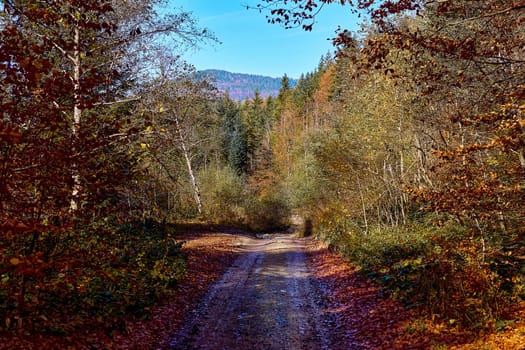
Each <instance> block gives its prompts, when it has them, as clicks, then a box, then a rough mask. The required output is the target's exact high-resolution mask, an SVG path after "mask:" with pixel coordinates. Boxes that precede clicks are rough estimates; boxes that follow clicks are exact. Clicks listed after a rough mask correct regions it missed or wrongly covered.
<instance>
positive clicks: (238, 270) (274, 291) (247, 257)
mask: <svg viewBox="0 0 525 350" xmlns="http://www.w3.org/2000/svg"><path fill="white" fill-rule="evenodd" d="M308 242H310V241H309V240H308V239H303V238H295V237H293V236H290V235H286V234H281V235H267V236H266V238H264V239H255V238H250V237H243V238H242V239H241V240H240V241H239V243H238V248H239V249H240V250H241V251H242V252H243V254H242V255H241V256H240V257H239V258H238V259H237V260H236V261H235V263H234V264H233V265H232V267H231V268H230V269H229V270H228V271H227V272H226V273H225V274H224V275H223V277H222V278H221V279H220V280H219V281H218V282H217V283H215V284H214V285H213V287H212V288H211V289H210V290H209V292H208V293H207V295H206V296H205V298H204V299H203V300H202V302H201V303H200V304H199V306H198V307H197V308H196V309H195V310H194V311H193V314H192V316H191V317H190V318H189V320H188V321H187V322H186V324H185V325H184V327H183V328H182V329H181V330H180V331H179V332H178V333H177V334H176V335H175V337H174V339H173V341H172V343H171V348H172V349H251V350H256V349H330V348H331V344H330V336H329V335H330V332H329V329H328V328H329V326H330V325H333V320H330V319H329V315H328V314H326V313H323V312H322V309H323V308H322V305H321V303H322V300H321V298H320V295H322V293H321V292H320V291H319V290H318V289H319V286H318V285H317V283H316V280H315V279H314V278H312V277H311V272H310V271H309V269H308V266H307V265H306V253H305V252H306V245H307V243H308Z"/></svg>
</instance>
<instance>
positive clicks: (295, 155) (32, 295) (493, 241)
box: [0, 0, 525, 348]
mask: <svg viewBox="0 0 525 350" xmlns="http://www.w3.org/2000/svg"><path fill="white" fill-rule="evenodd" d="M330 2H332V1H328V0H319V1H304V2H303V1H294V3H295V4H296V5H297V6H299V8H296V7H294V8H288V7H287V6H288V5H289V2H287V1H278V0H277V1H274V0H264V1H262V2H261V10H264V11H269V12H268V16H269V20H270V22H272V21H273V22H278V23H284V24H285V25H293V24H297V23H298V22H293V21H295V20H297V21H299V23H303V25H304V26H305V29H307V30H308V28H309V25H311V23H313V22H311V21H313V20H314V19H315V17H314V14H315V12H314V11H315V6H313V5H312V3H315V4H318V5H321V4H323V3H330ZM160 3H161V1H157V0H141V1H135V2H120V1H113V2H107V1H102V0H90V1H69V0H59V1H51V0H39V1H29V2H28V1H4V2H3V5H2V7H1V12H0V76H1V80H2V85H1V86H0V336H6V337H8V336H19V337H21V338H23V337H29V335H30V334H31V335H35V334H37V335H41V336H42V337H43V338H46V337H47V336H49V335H52V336H55V337H58V338H60V339H65V340H64V342H65V343H67V341H68V339H70V338H74V337H75V334H76V333H81V332H84V331H85V332H84V333H85V334H88V333H89V332H88V331H87V330H89V331H91V333H89V334H105V335H108V334H109V335H111V334H113V332H126V327H127V323H126V320H127V319H129V318H130V317H139V318H140V317H142V318H145V317H147V315H148V313H149V312H150V311H151V310H152V308H153V307H154V306H155V305H157V304H158V303H159V302H160V301H161V300H164V299H165V298H166V297H167V296H173V295H177V293H183V291H182V292H181V291H180V290H178V289H177V286H178V283H179V282H180V281H181V280H183V278H184V277H185V276H186V271H187V266H188V265H187V264H188V257H187V256H185V255H184V254H183V253H182V252H181V249H182V246H183V242H182V241H179V240H177V239H176V238H177V234H178V231H177V230H178V227H179V226H177V224H181V223H188V222H192V223H195V222H197V223H200V224H206V225H208V224H220V225H228V226H229V227H237V228H242V229H245V230H247V231H250V232H267V231H271V230H276V229H286V228H288V227H289V226H290V218H291V217H292V216H294V217H301V218H303V219H304V222H305V223H306V225H305V226H306V228H307V229H306V234H313V235H315V236H316V237H317V238H319V239H321V240H323V241H325V242H326V243H327V244H328V245H329V246H330V247H331V248H333V249H334V250H335V251H337V252H338V253H339V254H340V255H341V256H343V257H344V258H345V259H346V260H347V261H350V262H351V263H352V264H354V265H355V266H357V267H358V268H357V270H359V272H360V273H362V274H365V275H366V276H367V277H369V278H370V279H372V280H374V281H375V282H376V283H378V284H380V285H381V287H382V288H383V292H384V293H385V295H389V296H391V297H392V298H394V299H396V300H398V301H401V302H402V303H403V305H405V306H406V307H409V308H413V309H416V310H417V311H418V313H420V314H421V315H422V316H423V317H425V318H426V319H427V320H432V322H440V324H442V325H445V326H444V327H454V328H456V327H457V329H461V330H470V331H475V332H478V331H479V332H481V331H484V332H491V331H501V330H504V329H507V328H506V327H508V328H512V324H513V322H515V321H517V320H519V317H517V316H516V314H515V313H513V312H514V311H515V310H516V309H518V310H519V309H520V307H521V308H522V309H521V310H523V301H524V299H525V224H524V223H525V118H524V114H525V84H524V82H523V77H524V76H525V53H524V51H523V47H524V42H525V37H524V33H525V30H524V29H525V28H524V22H525V4H524V3H523V1H501V0H488V1H467V0H458V1H438V2H435V1H422V0H403V1H386V2H380V3H379V4H376V5H377V6H375V5H374V6H375V7H370V9H371V19H370V22H368V23H367V24H366V25H364V26H363V29H362V32H361V33H360V36H357V35H352V34H351V33H349V32H348V31H344V30H341V31H340V35H339V36H338V37H337V38H336V39H335V44H336V48H337V54H336V55H334V56H333V57H332V56H330V55H327V56H325V57H321V58H320V62H319V65H318V67H317V68H316V69H315V70H314V71H312V72H309V73H305V74H304V75H303V76H302V77H301V78H300V79H299V80H298V81H297V82H294V81H292V80H291V79H289V78H288V77H287V76H286V75H285V76H284V77H282V78H280V79H279V85H278V87H277V93H276V94H275V95H274V93H273V90H274V89H275V87H274V85H273V80H272V81H268V82H267V80H266V79H263V78H257V79H255V81H256V82H257V85H256V86H255V85H249V89H251V88H252V87H253V88H255V91H254V94H253V95H249V98H247V99H244V98H245V97H246V95H243V96H242V97H241V95H236V92H235V91H236V90H235V88H234V89H233V90H229V89H230V87H231V86H234V85H227V86H228V91H229V95H228V94H225V95H218V94H217V93H216V89H215V88H214V86H213V84H214V83H213V81H209V80H208V79H207V78H205V77H203V78H202V79H195V76H196V72H195V71H194V70H193V68H192V66H191V65H189V64H188V63H186V62H182V61H181V60H180V59H179V58H178V55H176V54H173V55H171V54H167V52H170V50H168V49H167V48H166V46H168V47H171V48H172V47H183V46H192V45H195V44H196V43H199V42H204V43H206V42H209V41H213V40H215V38H214V37H213V35H212V34H210V33H209V32H208V31H207V30H205V29H202V28H199V27H198V26H196V24H195V21H194V20H193V18H192V17H191V16H190V15H189V14H188V13H185V12H179V13H174V14H171V15H165V14H163V13H162V12H161V13H158V12H156V11H155V10H154V9H155V8H156V7H155V6H157V5H158V4H160ZM342 3H345V4H346V6H352V5H351V4H350V3H349V2H347V1H342ZM371 3H373V2H371V1H358V4H360V6H361V7H362V8H369V6H372V5H371ZM159 35H162V38H163V39H162V40H158V39H159ZM160 43H162V45H166V46H164V47H159V45H160V46H162V45H161V44H160ZM217 73H218V72H214V74H217ZM222 74H223V73H221V74H219V76H222ZM224 75H226V77H225V78H224V79H222V78H221V79H219V77H217V76H216V75H215V78H217V82H218V81H230V82H229V83H227V84H233V83H231V81H234V82H235V83H237V82H241V81H242V82H243V84H244V83H246V81H248V82H250V84H252V83H253V84H255V82H254V80H253V79H248V80H246V81H245V79H244V77H239V76H231V75H230V74H227V73H224ZM259 80H260V81H259ZM270 82H271V84H270ZM224 84H226V83H224ZM259 84H262V85H259ZM224 86H226V85H219V86H217V88H218V89H219V90H221V89H222V88H223V87H224ZM243 89H244V88H243ZM191 278H192V279H194V280H197V281H198V276H191ZM522 315H523V314H522ZM95 338H96V337H93V339H92V338H90V339H89V341H90V343H89V344H90V345H92V347H93V348H96V347H97V346H101V345H100V344H99V343H97V341H98V340H97V339H98V338H97V339H95ZM0 347H1V346H0Z"/></svg>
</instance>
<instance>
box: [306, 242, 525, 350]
mask: <svg viewBox="0 0 525 350" xmlns="http://www.w3.org/2000/svg"><path fill="white" fill-rule="evenodd" d="M309 261H310V267H311V270H312V271H314V274H315V277H316V278H317V279H318V280H319V281H320V283H321V285H322V287H323V291H324V293H325V298H326V301H327V305H328V307H327V311H328V312H333V313H334V314H335V318H336V320H337V323H338V332H337V334H335V335H334V336H335V338H336V339H335V340H336V344H337V347H334V349H341V350H342V349H353V348H356V349H432V348H439V349H463V350H467V349H468V350H474V349H479V348H480V347H481V346H485V345H488V344H490V346H491V347H490V348H491V349H516V350H518V349H519V350H523V349H524V345H523V344H525V317H524V316H525V307H524V306H523V305H522V307H521V308H518V309H517V310H516V311H515V315H516V318H517V319H520V320H522V321H520V322H516V323H514V324H513V325H512V326H510V327H509V330H507V331H504V332H499V333H494V334H474V333H468V332H465V331H461V330H459V329H456V328H454V327H451V326H448V327H447V326H445V325H443V324H437V323H434V322H432V321H431V320H426V319H424V318H422V317H421V315H418V314H417V311H414V310H406V309H405V308H404V307H403V306H402V305H400V304H399V303H396V302H395V301H393V300H392V299H391V298H389V297H387V296H385V295H384V294H383V293H381V291H380V288H379V287H377V286H376V285H374V284H373V283H372V282H370V281H368V280H367V279H366V278H365V277H364V276H363V275H362V274H360V273H359V272H358V271H357V269H356V268H354V267H352V266H351V265H350V264H348V263H346V262H345V261H344V260H343V259H341V258H340V257H339V256H338V255H337V254H335V253H333V252H330V251H329V250H328V249H327V248H326V247H325V246H324V245H323V244H321V243H315V244H312V245H311V246H310V253H309Z"/></svg>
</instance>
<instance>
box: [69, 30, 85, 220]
mask: <svg viewBox="0 0 525 350" xmlns="http://www.w3.org/2000/svg"><path fill="white" fill-rule="evenodd" d="M70 59H71V60H72V62H73V84H74V100H75V105H74V107H73V125H72V126H71V132H72V135H73V142H76V138H77V137H78V132H79V130H80V121H81V119H82V107H81V102H82V101H81V96H80V78H81V77H80V74H81V57H80V29H79V28H78V27H77V28H75V49H74V51H73V56H72V57H70ZM72 169H73V170H72V175H71V177H72V179H73V189H72V193H71V202H70V205H69V209H70V211H71V212H76V211H77V210H78V207H79V204H78V197H79V194H80V191H81V187H82V185H81V183H80V174H79V173H78V169H77V167H76V165H75V164H73V166H72Z"/></svg>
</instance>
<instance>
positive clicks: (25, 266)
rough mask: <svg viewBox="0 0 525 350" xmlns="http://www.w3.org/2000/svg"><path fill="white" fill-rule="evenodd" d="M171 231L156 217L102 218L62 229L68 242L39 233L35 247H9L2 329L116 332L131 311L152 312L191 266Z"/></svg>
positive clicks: (3, 271) (1, 272) (1, 282)
mask: <svg viewBox="0 0 525 350" xmlns="http://www.w3.org/2000/svg"><path fill="white" fill-rule="evenodd" d="M169 231H170V227H169V226H166V225H159V224H156V223H154V222H146V223H145V224H144V223H140V224H126V225H122V226H120V227H119V228H115V227H111V226H107V225H106V224H99V225H96V226H95V225H94V226H93V227H89V228H87V227H86V228H85V229H84V230H75V231H73V230H71V232H64V233H63V234H64V235H67V236H68V239H67V242H66V240H62V241H59V240H57V239H54V237H53V236H50V235H48V234H46V233H45V232H41V233H39V234H37V236H34V237H36V240H35V241H34V244H35V246H34V251H35V253H33V254H29V253H27V254H15V253H14V250H11V249H8V250H7V252H6V254H5V257H3V258H2V260H0V276H1V279H0V286H1V288H0V290H1V291H2V292H1V293H0V319H2V320H3V321H5V322H3V323H2V325H1V326H0V327H1V329H2V330H11V329H16V327H18V325H19V324H22V325H23V327H24V328H25V329H32V330H34V331H47V332H52V333H70V332H73V331H75V330H76V329H78V328H80V327H86V326H93V325H95V324H98V325H100V326H102V327H103V328H104V329H106V330H107V331H110V330H112V329H116V328H121V327H123V326H124V318H125V317H127V316H129V315H130V314H134V315H137V316H140V317H145V316H147V315H148V312H149V310H150V308H151V306H152V305H154V304H155V303H157V302H158V301H159V300H160V299H161V298H162V297H165V296H166V295H169V294H170V293H172V291H173V288H174V287H175V286H176V284H177V281H179V280H180V279H181V278H182V277H183V276H184V273H185V259H184V256H183V254H182V252H181V247H182V243H181V242H177V241H175V239H174V238H173V232H169ZM3 243H5V242H3ZM18 243H21V242H18ZM13 301H16V302H13ZM16 320H20V321H18V322H19V323H18V325H17V322H16Z"/></svg>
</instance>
